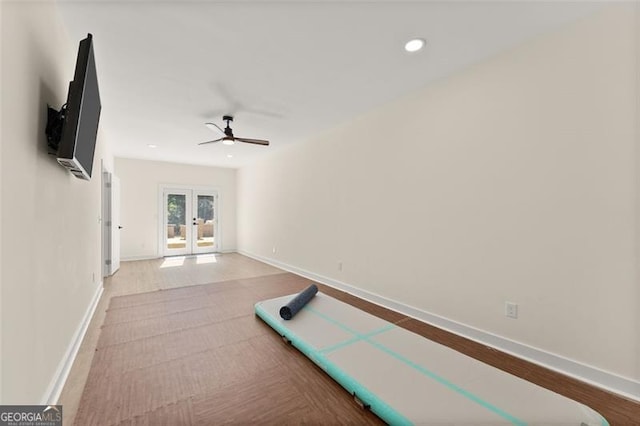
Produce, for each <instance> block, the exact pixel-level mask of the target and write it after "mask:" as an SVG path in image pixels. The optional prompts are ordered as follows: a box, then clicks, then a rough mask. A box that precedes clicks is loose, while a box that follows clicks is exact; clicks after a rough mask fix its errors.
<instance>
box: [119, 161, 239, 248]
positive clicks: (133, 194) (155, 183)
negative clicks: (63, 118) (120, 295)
mask: <svg viewBox="0 0 640 426" xmlns="http://www.w3.org/2000/svg"><path fill="white" fill-rule="evenodd" d="M115 174H116V176H118V177H119V178H120V183H121V200H120V206H121V209H120V220H121V222H122V223H121V225H122V226H123V227H124V228H123V229H122V231H121V234H120V236H121V246H120V247H121V256H122V259H123V260H126V259H139V258H152V257H159V256H162V253H158V223H159V222H158V221H159V220H160V221H161V220H162V216H160V215H159V213H160V212H159V211H158V210H159V207H158V202H159V201H158V200H159V187H160V185H161V184H177V185H196V186H211V187H215V188H217V189H218V195H219V202H218V208H219V209H220V212H219V215H218V221H219V231H220V233H221V237H222V241H221V247H219V250H221V251H227V250H235V249H236V170H235V169H227V168H219V167H204V166H194V165H188V164H176V163H167V162H159V161H146V160H135V159H127V158H116V159H115Z"/></svg>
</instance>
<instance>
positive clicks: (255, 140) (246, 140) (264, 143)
mask: <svg viewBox="0 0 640 426" xmlns="http://www.w3.org/2000/svg"><path fill="white" fill-rule="evenodd" d="M235 140H237V141H240V142H246V143H252V144H256V145H265V146H267V145H269V141H265V140H263V139H248V138H235Z"/></svg>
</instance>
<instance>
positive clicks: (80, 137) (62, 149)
mask: <svg viewBox="0 0 640 426" xmlns="http://www.w3.org/2000/svg"><path fill="white" fill-rule="evenodd" d="M92 39H93V37H92V36H91V34H88V35H87V38H85V39H84V40H82V41H80V47H79V49H78V59H77V60H76V71H75V74H74V77H73V81H72V82H71V83H69V94H68V96H67V108H66V113H65V119H64V124H63V127H62V136H61V139H60V145H59V147H58V155H57V157H58V162H59V163H60V164H62V165H63V166H64V167H66V168H67V169H69V171H70V172H71V173H73V175H74V176H76V177H77V178H80V179H86V180H89V179H91V171H92V169H93V155H94V151H95V147H96V137H97V134H98V122H99V121H100V110H101V109H102V105H101V104H100V91H99V90H98V76H97V74H96V63H95V59H94V56H93V42H92Z"/></svg>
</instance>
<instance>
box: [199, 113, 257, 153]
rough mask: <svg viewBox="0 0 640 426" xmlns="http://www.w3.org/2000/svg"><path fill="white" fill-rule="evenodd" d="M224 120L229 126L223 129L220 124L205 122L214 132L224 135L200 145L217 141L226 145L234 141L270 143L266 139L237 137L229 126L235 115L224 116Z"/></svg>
mask: <svg viewBox="0 0 640 426" xmlns="http://www.w3.org/2000/svg"><path fill="white" fill-rule="evenodd" d="M222 120H223V121H226V122H227V127H225V128H224V129H222V128H221V127H220V126H218V125H217V124H215V123H204V125H205V126H207V127H208V128H210V129H211V130H213V131H214V132H220V133H222V134H223V135H224V136H223V137H221V138H220V139H215V140H212V141H207V142H201V143H199V144H198V145H205V144H208V143H215V142H222V143H223V144H225V145H233V144H234V143H236V141H238V142H246V143H252V144H255V145H265V146H267V145H269V141H265V140H263V139H249V138H237V137H235V136H233V130H232V129H231V127H229V123H230V122H232V121H233V117H232V116H230V115H225V116H224V117H222Z"/></svg>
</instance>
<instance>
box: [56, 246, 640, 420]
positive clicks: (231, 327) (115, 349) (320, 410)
mask: <svg viewBox="0 0 640 426" xmlns="http://www.w3.org/2000/svg"><path fill="white" fill-rule="evenodd" d="M205 283H217V284H215V285H208V286H197V287H188V286H196V285H199V284H205ZM309 283H310V281H308V280H306V279H304V278H301V277H298V276H295V275H293V274H288V273H284V274H283V271H281V270H279V269H277V268H273V267H271V266H268V265H265V264H263V263H260V262H257V261H254V260H252V259H249V258H246V257H244V256H241V255H238V254H225V255H217V256H209V257H200V258H186V259H182V258H175V259H166V260H162V259H158V260H152V261H140V262H127V263H123V266H122V268H121V270H120V271H119V272H118V273H117V274H116V275H115V276H114V277H112V278H111V279H109V280H107V281H106V283H105V293H104V295H103V298H102V300H101V302H100V305H99V307H98V309H97V310H96V314H95V316H94V318H93V321H92V323H91V325H90V328H89V331H88V333H87V336H86V337H85V340H84V342H83V344H82V347H81V351H80V353H79V354H78V357H77V359H76V362H75V364H74V366H73V368H72V371H71V374H70V377H69V380H68V381H67V383H66V385H65V388H64V390H63V393H62V396H61V398H60V403H61V404H63V405H64V411H63V412H64V416H65V419H64V421H65V424H74V419H76V415H77V420H78V421H77V422H76V424H79V425H80V424H81V425H86V424H172V425H181V424H213V423H215V424H218V423H236V424H237V423H243V424H244V423H247V422H250V423H262V424H265V423H274V422H277V423H285V424H299V423H301V422H303V423H307V424H318V423H325V424H326V423H327V422H331V423H343V424H348V423H351V424H362V423H367V424H379V423H380V420H379V419H377V418H376V417H375V416H373V415H372V414H371V413H368V412H365V411H362V410H361V409H360V408H359V407H358V406H357V405H356V404H355V403H354V402H353V401H352V399H351V398H350V396H349V395H348V394H347V393H346V392H345V391H344V390H343V389H342V388H341V387H340V386H339V385H337V384H336V383H335V382H334V381H333V380H332V379H330V378H329V376H327V375H326V374H325V373H324V372H322V371H321V370H320V369H319V368H317V367H316V366H315V364H313V363H312V362H310V361H309V360H308V359H307V358H306V357H305V356H304V355H302V354H301V353H299V352H298V351H297V350H295V349H294V348H292V347H290V346H287V345H285V344H284V343H283V342H282V341H281V340H280V338H279V336H278V335H277V334H276V333H275V332H274V331H273V330H272V329H271V328H269V327H268V326H266V325H265V324H263V323H262V321H260V320H259V319H257V318H255V317H254V315H253V304H254V303H255V302H256V301H259V300H264V299H267V298H271V297H276V296H280V295H284V294H288V293H293V292H295V291H298V290H300V289H302V288H304V287H306V286H307V285H308V284H309ZM183 287H184V288H183ZM319 287H320V290H321V291H322V292H324V293H327V294H329V295H331V296H333V297H336V298H338V299H340V300H342V301H344V302H347V303H350V304H352V305H354V306H356V307H358V308H360V309H363V310H365V311H367V312H369V313H372V314H374V315H377V316H379V317H381V318H384V319H386V320H387V321H390V322H394V323H396V324H398V325H399V326H402V327H404V328H407V329H409V330H411V331H414V332H416V333H418V334H420V335H423V336H425V337H427V338H430V339H432V340H434V341H437V342H439V343H443V344H445V345H447V346H450V347H452V348H454V349H456V350H458V351H460V352H462V353H465V354H467V355H469V356H472V357H474V358H476V359H479V360H481V361H483V362H486V363H488V364H491V365H494V366H496V367H498V368H501V369H503V370H505V371H508V372H510V373H512V374H515V375H517V376H519V377H522V378H524V379H526V380H529V381H531V382H534V383H536V384H538V385H541V386H543V387H546V388H548V389H550V390H553V391H555V392H557V393H560V394H563V395H565V396H568V397H570V398H573V399H575V400H576V401H579V402H582V403H584V404H586V405H589V406H591V407H593V408H594V409H596V410H598V411H599V412H600V413H601V414H603V415H604V416H605V417H606V418H607V419H608V420H609V422H610V424H612V425H634V424H640V404H639V403H637V402H634V401H630V400H627V399H625V398H622V397H619V396H617V395H614V394H612V393H609V392H606V391H603V390H600V389H598V388H595V387H593V386H589V385H587V384H584V383H581V382H579V381H577V380H574V379H571V378H568V377H565V376H563V375H560V374H558V373H555V372H552V371H550V370H547V369H544V368H542V367H539V366H537V365H534V364H531V363H529V362H526V361H523V360H520V359H517V358H515V357H512V356H510V355H507V354H503V353H501V352H499V351H496V350H494V349H491V348H487V347H485V346H483V345H480V344H478V343H475V342H472V341H469V340H467V339H465V338H462V337H460V336H456V335H453V334H451V333H448V332H446V331H443V330H440V329H438V328H435V327H433V326H430V325H428V324H424V323H421V322H419V321H416V320H414V319H412V318H407V317H405V316H404V315H402V314H399V313H397V312H393V311H390V310H388V309H385V308H382V307H380V306H377V305H374V304H372V303H369V302H366V301H364V300H361V299H358V298H357V297H354V296H352V295H349V294H346V293H343V292H340V291H338V290H335V289H333V288H329V287H326V286H324V285H319ZM166 289H173V290H170V291H156V292H154V293H149V292H152V291H154V290H166ZM124 295H127V297H118V296H124ZM107 307H108V308H109V312H108V314H107V313H106V310H107ZM265 348H267V349H265ZM94 358H95V360H94ZM92 361H93V362H94V367H91V364H92ZM158 366H161V367H158ZM90 367H91V373H90ZM176 372H179V373H180V374H177V373H176ZM174 373H176V374H174ZM87 377H89V378H90V380H88V381H87ZM258 384H259V385H258ZM85 385H86V386H85ZM140 386H142V387H140ZM266 389H268V391H266ZM83 390H84V394H83ZM239 395H241V397H239ZM81 398H82V404H80V400H81ZM103 401H106V402H108V404H107V405H104V404H102V406H101V402H103ZM105 419H108V421H107V420H105Z"/></svg>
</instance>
